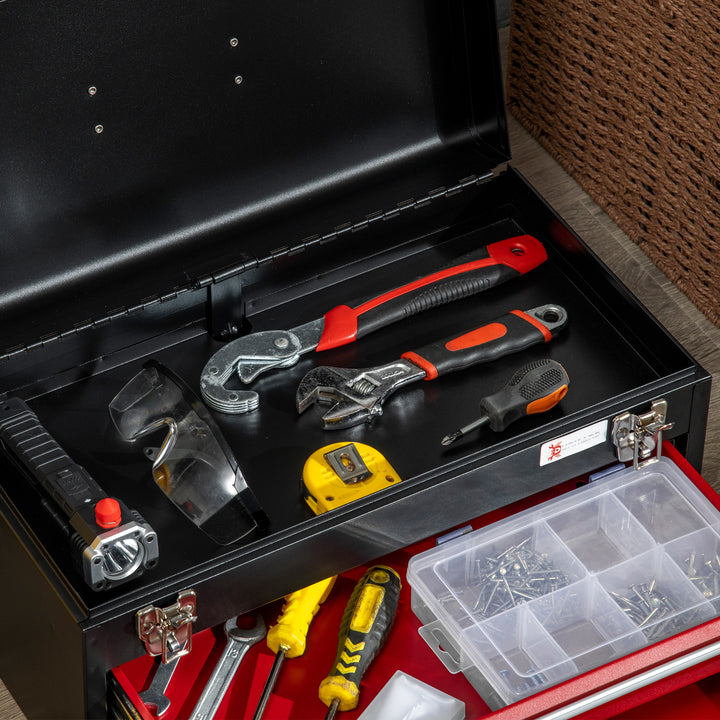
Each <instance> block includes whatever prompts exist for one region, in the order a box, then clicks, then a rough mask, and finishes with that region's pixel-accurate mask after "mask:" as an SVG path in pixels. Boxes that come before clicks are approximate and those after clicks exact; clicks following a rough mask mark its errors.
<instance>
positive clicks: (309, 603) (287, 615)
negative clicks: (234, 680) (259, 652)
mask: <svg viewBox="0 0 720 720" xmlns="http://www.w3.org/2000/svg"><path fill="white" fill-rule="evenodd" d="M335 579H336V576H333V577H330V578H327V579H326V580H321V581H320V582H316V583H314V584H313V585H308V586H307V587H305V588H302V589H301V590H296V591H295V592H292V593H290V594H289V595H287V596H286V597H285V603H284V604H283V607H282V610H281V611H280V616H279V617H278V621H277V623H276V624H275V625H273V626H272V627H271V628H270V629H269V630H268V633H267V645H268V647H269V648H270V650H272V651H273V652H274V653H275V661H274V662H273V665H272V668H271V669H270V674H269V675H268V679H267V680H266V682H265V687H264V688H263V691H262V695H261V696H260V702H259V703H258V706H257V709H256V710H255V714H254V715H253V720H260V718H261V717H262V715H263V713H264V712H265V706H266V705H267V701H268V699H269V698H270V693H271V692H272V689H273V687H274V686H275V681H276V680H277V676H278V673H279V672H280V666H281V665H282V663H283V660H284V659H285V658H286V657H288V658H295V657H299V656H300V655H302V654H303V653H304V652H305V645H306V642H307V634H308V630H309V629H310V623H311V622H312V620H313V618H314V617H315V615H316V613H317V611H318V610H319V609H320V605H322V604H323V603H324V602H325V600H326V599H327V596H328V595H329V594H330V591H331V590H332V587H333V585H334V584H335Z"/></svg>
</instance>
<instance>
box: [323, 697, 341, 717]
mask: <svg viewBox="0 0 720 720" xmlns="http://www.w3.org/2000/svg"><path fill="white" fill-rule="evenodd" d="M339 704H340V698H335V699H334V700H333V701H332V702H331V703H330V707H328V711H327V713H326V715H325V720H333V718H334V717H335V713H336V712H337V709H338V705H339Z"/></svg>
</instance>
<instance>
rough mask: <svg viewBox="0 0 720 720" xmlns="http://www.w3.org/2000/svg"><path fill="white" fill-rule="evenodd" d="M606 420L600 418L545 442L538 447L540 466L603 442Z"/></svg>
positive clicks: (606, 428)
mask: <svg viewBox="0 0 720 720" xmlns="http://www.w3.org/2000/svg"><path fill="white" fill-rule="evenodd" d="M607 431H608V421H607V420H601V421H600V422H598V423H595V424H594V425H588V427H585V428H581V429H580V430H576V431H575V432H571V433H570V434H569V435H564V436H563V437H560V438H557V439H556V440H551V441H550V442H546V443H545V444H544V445H543V446H542V447H541V448H540V466H541V467H542V466H543V465H547V464H548V463H553V462H556V461H557V460H562V459H563V458H566V457H568V456H570V455H574V454H575V453H579V452H582V451H583V450H587V449H588V448H591V447H594V446H595V445H599V444H600V443H604V442H605V440H606V439H607Z"/></svg>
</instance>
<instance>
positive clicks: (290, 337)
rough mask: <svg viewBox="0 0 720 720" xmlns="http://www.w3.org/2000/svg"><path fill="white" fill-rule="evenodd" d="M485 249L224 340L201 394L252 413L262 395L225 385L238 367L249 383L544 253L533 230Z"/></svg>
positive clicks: (475, 289) (479, 287)
mask: <svg viewBox="0 0 720 720" xmlns="http://www.w3.org/2000/svg"><path fill="white" fill-rule="evenodd" d="M482 252H483V254H484V257H480V258H478V257H477V255H476V254H474V259H472V260H470V261H467V262H462V263H460V264H458V265H454V266H453V267H450V268H445V269H443V270H439V271H437V272H435V273H432V274H431V275H426V276H425V277H422V278H420V279H419V280H415V281H413V282H411V283H408V284H407V285H403V286H402V287H398V288H395V289H394V290H390V291H388V292H385V293H383V294H382V295H379V296H377V297H375V298H372V299H371V300H367V301H365V302H364V303H362V304H361V305H358V306H357V307H354V308H351V307H349V306H347V305H338V306H337V307H334V308H333V309H332V310H329V311H328V312H326V313H325V315H324V316H323V317H321V318H317V319H315V320H311V321H310V322H307V323H305V324H303V325H298V326H297V327H294V328H292V329H290V330H263V331H260V332H255V333H251V334H249V335H245V336H243V337H240V338H238V339H237V340H233V341H232V342H229V343H227V345H224V346H223V347H222V348H220V350H218V351H217V352H216V353H215V354H214V355H213V356H212V357H211V358H210V359H209V360H208V362H207V363H206V365H205V367H204V368H203V371H202V373H201V375H200V390H201V392H202V396H203V399H204V400H205V402H206V403H207V404H208V405H209V406H210V407H212V408H214V409H215V410H219V411H220V412H224V413H231V414H241V413H247V412H251V411H252V410H255V409H256V408H257V407H258V405H259V402H260V399H259V397H258V394H257V393H256V392H255V391H253V390H232V389H229V388H227V387H225V384H226V383H227V382H228V381H229V380H230V378H231V377H232V376H233V375H234V374H237V375H238V377H239V378H240V380H241V381H242V382H243V383H245V384H248V383H251V382H252V381H253V380H254V379H255V378H256V377H257V376H258V375H260V374H261V373H264V372H267V371H268V370H272V369H273V368H287V367H292V366H293V365H295V363H297V361H298V360H299V359H300V357H301V356H302V355H304V354H305V353H308V352H311V351H313V350H315V351H316V352H321V351H322V350H329V349H331V348H336V347H340V346H342V345H347V344H348V343H352V342H354V341H355V340H358V339H359V338H361V337H364V336H365V335H368V334H370V333H371V332H374V331H375V330H379V329H380V328H383V327H386V326H388V325H390V324H392V323H395V322H398V321H400V320H403V319H404V318H408V317H411V316H413V315H416V314H418V313H420V312H424V311H425V310H429V309H431V308H435V307H439V306H441V305H445V304H447V303H450V302H453V301H455V300H459V299H461V298H467V297H471V296H472V295H476V294H477V293H479V292H482V291H484V290H487V289H489V288H492V287H495V286H496V285H499V284H501V283H504V282H507V281H508V280H512V279H513V278H517V277H520V276H521V275H524V274H525V273H527V272H530V271H531V270H533V269H534V268H536V267H537V266H538V265H541V264H542V263H543V262H545V260H546V259H547V252H546V251H545V248H544V247H543V245H542V243H541V242H540V241H539V240H537V239H536V238H534V237H533V236H532V235H520V236H518V237H513V238H506V239H504V240H499V241H498V242H494V243H491V244H490V245H488V246H487V247H485V248H484V249H483V251H482Z"/></svg>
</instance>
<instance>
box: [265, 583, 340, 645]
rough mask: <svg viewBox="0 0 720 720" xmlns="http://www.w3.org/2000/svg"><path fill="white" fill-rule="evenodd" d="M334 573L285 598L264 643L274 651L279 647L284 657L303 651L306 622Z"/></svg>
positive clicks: (328, 587) (326, 590) (305, 637)
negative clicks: (276, 619)
mask: <svg viewBox="0 0 720 720" xmlns="http://www.w3.org/2000/svg"><path fill="white" fill-rule="evenodd" d="M335 580H336V576H333V577H330V578H326V579H325V580H321V581H320V582H317V583H314V584H313V585H308V586H307V587H305V588H302V590H296V591H295V592H292V593H290V594H289V595H287V596H286V597H285V604H284V605H283V607H282V611H281V612H280V617H279V618H278V621H277V624H276V625H273V626H272V627H271V628H270V629H269V630H268V634H267V645H268V647H269V648H270V650H272V651H273V652H274V653H278V652H279V651H280V650H283V651H284V652H285V657H288V658H294V657H299V656H300V655H302V654H303V653H304V652H305V645H306V642H307V634H308V630H309V629H310V623H311V622H312V621H313V618H314V617H315V615H316V613H317V611H318V610H319V608H320V605H322V604H323V603H324V602H325V600H326V599H327V596H328V595H329V594H330V591H331V590H332V588H333V585H334V584H335Z"/></svg>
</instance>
